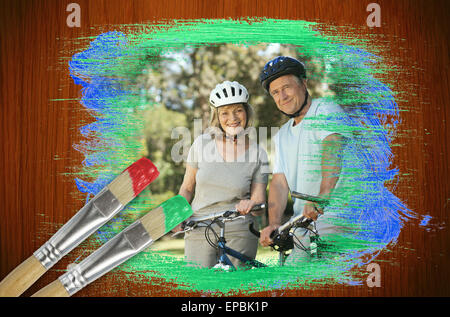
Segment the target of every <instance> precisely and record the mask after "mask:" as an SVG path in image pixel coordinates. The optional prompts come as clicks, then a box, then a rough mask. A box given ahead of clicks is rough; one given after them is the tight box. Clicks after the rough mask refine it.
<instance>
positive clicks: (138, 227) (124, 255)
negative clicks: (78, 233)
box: [33, 195, 192, 297]
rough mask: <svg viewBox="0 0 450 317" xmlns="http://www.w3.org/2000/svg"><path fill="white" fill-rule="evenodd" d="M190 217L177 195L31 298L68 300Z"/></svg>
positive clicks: (185, 201) (188, 206) (189, 209)
mask: <svg viewBox="0 0 450 317" xmlns="http://www.w3.org/2000/svg"><path fill="white" fill-rule="evenodd" d="M191 215H192V209H191V206H190V205H189V203H188V202H187V200H186V199H185V198H184V197H182V196H180V195H177V196H175V197H172V198H170V199H168V200H166V201H165V202H163V203H162V204H161V205H159V206H158V207H156V208H154V209H152V210H151V211H149V212H148V213H147V214H146V215H145V216H143V217H141V218H140V219H139V220H137V221H135V222H134V223H132V224H131V225H129V226H128V227H127V228H125V229H124V230H123V231H121V232H120V233H118V234H117V235H116V236H114V237H113V238H112V239H111V240H109V241H108V242H106V243H105V244H104V245H103V246H101V247H100V248H99V249H97V250H96V251H95V252H93V253H92V254H91V255H89V256H88V257H87V258H86V259H84V260H83V261H82V262H80V263H79V264H77V265H76V266H74V267H73V268H71V269H70V270H69V271H67V272H66V273H65V274H63V275H61V276H60V277H59V278H58V279H57V280H55V281H54V282H52V283H51V284H49V285H47V286H45V287H44V288H42V289H41V290H39V291H38V292H37V293H35V294H34V295H33V297H69V296H72V295H73V294H75V293H76V292H78V291H79V290H81V289H82V288H83V287H85V286H86V285H88V284H90V283H92V282H94V281H95V280H96V279H98V278H99V277H101V276H103V275H105V274H106V273H108V272H109V271H111V270H112V269H114V268H115V267H117V266H118V265H120V264H122V263H123V262H125V261H126V260H128V259H130V258H131V257H133V256H135V255H136V254H138V253H140V252H141V251H143V250H145V249H146V248H148V247H149V246H150V245H151V244H152V243H153V242H155V241H156V240H158V239H159V238H161V237H162V236H163V235H165V234H166V233H168V232H169V231H171V230H172V229H173V228H175V227H176V226H177V225H179V224H180V223H182V222H183V221H184V220H186V219H187V218H189V217H190V216H191Z"/></svg>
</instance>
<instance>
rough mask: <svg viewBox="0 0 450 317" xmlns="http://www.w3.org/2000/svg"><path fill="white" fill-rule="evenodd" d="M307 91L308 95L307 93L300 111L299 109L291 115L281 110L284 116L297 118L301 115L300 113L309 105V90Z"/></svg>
mask: <svg viewBox="0 0 450 317" xmlns="http://www.w3.org/2000/svg"><path fill="white" fill-rule="evenodd" d="M305 91H306V93H305V101H304V102H303V104H302V106H301V107H300V109H298V110H297V111H296V112H294V113H291V114H289V113H286V112H284V111H281V110H280V112H281V113H282V114H284V115H286V116H288V117H289V118H295V117H298V116H299V115H300V112H302V110H303V108H305V106H306V104H307V103H308V97H309V93H308V89H305Z"/></svg>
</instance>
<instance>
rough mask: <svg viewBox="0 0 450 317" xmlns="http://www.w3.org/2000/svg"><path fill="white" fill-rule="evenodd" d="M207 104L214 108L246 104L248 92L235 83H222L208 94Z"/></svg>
mask: <svg viewBox="0 0 450 317" xmlns="http://www.w3.org/2000/svg"><path fill="white" fill-rule="evenodd" d="M209 102H210V103H211V104H212V105H213V107H215V108H218V107H222V106H226V105H231V104H235V103H244V104H246V103H247V102H248V92H247V89H246V88H245V87H244V86H242V85H241V84H239V83H238V82H237V81H233V82H230V81H224V82H223V83H221V84H218V85H217V86H216V88H214V89H213V90H212V91H211V93H210V94H209Z"/></svg>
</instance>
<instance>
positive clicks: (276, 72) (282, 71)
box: [259, 56, 306, 91]
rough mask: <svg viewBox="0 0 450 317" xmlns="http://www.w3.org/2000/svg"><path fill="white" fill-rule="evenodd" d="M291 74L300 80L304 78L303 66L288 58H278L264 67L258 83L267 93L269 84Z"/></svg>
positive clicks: (304, 70)
mask: <svg viewBox="0 0 450 317" xmlns="http://www.w3.org/2000/svg"><path fill="white" fill-rule="evenodd" d="M288 74H292V75H295V76H297V77H298V78H300V79H303V78H306V69H305V65H304V64H303V63H302V62H300V61H298V60H296V59H295V58H292V57H288V56H278V57H276V58H274V59H272V60H270V61H269V62H267V64H266V65H265V66H264V69H263V70H262V71H261V74H260V75H259V81H260V82H261V85H262V86H263V87H264V89H265V90H266V91H269V84H270V83H271V82H272V81H273V80H275V79H277V78H278V77H281V76H283V75H288Z"/></svg>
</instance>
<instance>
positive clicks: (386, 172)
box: [70, 18, 413, 295]
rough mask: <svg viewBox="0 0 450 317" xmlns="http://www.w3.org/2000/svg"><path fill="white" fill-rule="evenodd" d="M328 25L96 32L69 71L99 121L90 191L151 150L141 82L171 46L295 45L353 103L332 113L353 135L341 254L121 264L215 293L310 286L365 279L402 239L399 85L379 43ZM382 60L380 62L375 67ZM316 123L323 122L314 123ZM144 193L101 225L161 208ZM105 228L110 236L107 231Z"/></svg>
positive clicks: (174, 25)
mask: <svg viewBox="0 0 450 317" xmlns="http://www.w3.org/2000/svg"><path fill="white" fill-rule="evenodd" d="M320 28H321V25H320V24H318V23H312V22H305V21H290V20H275V19H256V18H255V19H247V20H237V21H236V20H193V21H172V22H171V23H168V24H159V25H158V24H156V25H127V26H121V30H122V32H110V33H106V34H102V35H100V36H98V37H97V38H93V42H92V43H91V45H90V47H89V48H88V49H87V50H86V51H84V52H82V53H79V54H76V55H75V56H74V58H73V59H72V61H71V62H70V70H71V75H72V77H73V78H74V80H75V83H77V84H81V85H83V90H82V92H83V98H82V101H81V103H82V104H83V105H84V106H85V107H86V108H88V109H90V110H91V111H92V114H93V116H94V117H95V119H96V120H97V121H95V122H94V123H91V124H88V125H86V126H85V127H83V128H82V130H81V133H82V134H83V135H84V136H85V137H86V138H87V139H88V140H87V141H86V142H82V143H80V144H77V145H75V147H76V148H77V149H78V150H80V151H81V152H83V153H84V154H85V156H86V160H85V162H84V164H83V165H84V167H83V171H82V172H81V173H80V174H79V176H80V177H79V178H77V179H76V181H77V185H78V188H79V189H80V190H81V191H82V192H84V193H87V194H88V195H91V194H95V193H96V192H98V191H99V190H100V189H101V188H103V187H104V185H106V184H107V183H108V182H109V181H110V180H111V179H112V178H113V177H114V176H115V175H117V174H118V173H120V171H121V169H123V167H124V166H127V164H128V165H129V164H131V163H132V162H134V161H135V160H136V159H137V158H139V156H140V153H143V152H145V149H144V144H143V142H141V140H140V138H141V136H142V134H143V132H142V131H143V128H144V127H143V118H142V116H140V113H141V111H139V110H145V109H142V107H143V106H142V104H141V102H140V100H139V93H138V92H137V91H135V88H134V86H133V82H134V79H135V78H136V77H137V76H138V75H140V74H141V73H142V70H143V69H144V68H145V67H146V66H148V63H149V59H150V60H151V59H152V58H154V59H155V61H156V60H157V59H158V58H164V57H163V55H164V54H167V53H170V52H177V51H183V50H185V49H186V48H188V47H195V46H205V45H206V46H210V45H218V44H221V43H231V44H235V45H243V46H250V45H257V44H269V43H281V44H293V45H295V46H296V47H297V48H298V52H299V54H300V55H301V56H305V57H314V58H318V59H322V60H324V61H325V64H326V73H327V74H326V75H327V76H326V78H327V80H328V81H329V82H328V83H329V84H333V85H335V87H338V88H340V90H339V93H337V94H336V95H334V96H332V97H327V98H329V99H330V100H331V101H333V102H336V103H338V104H341V105H346V106H348V109H349V113H351V115H350V116H346V117H341V118H327V122H328V124H327V126H326V128H328V129H330V127H331V128H332V129H333V130H334V131H337V132H341V133H342V134H346V135H350V137H349V141H348V143H347V144H346V147H347V151H346V154H345V155H344V157H343V171H342V175H343V178H346V179H347V182H346V184H345V186H343V187H342V188H343V189H342V190H341V191H340V192H338V193H335V197H334V199H333V203H332V204H331V206H330V207H329V210H330V211H335V212H338V213H339V214H340V218H339V219H338V220H336V221H337V222H339V224H340V225H343V226H345V227H347V228H348V232H347V233H346V234H344V235H341V236H337V237H327V239H329V242H330V244H331V245H332V246H333V247H332V250H331V251H330V252H331V253H332V254H333V256H332V257H330V258H321V259H313V260H310V261H306V262H302V263H296V264H293V265H289V266H286V267H279V266H277V256H276V255H274V256H273V257H272V258H269V259H264V261H265V262H266V264H268V265H269V267H267V268H259V269H250V270H237V271H234V272H221V271H213V270H210V269H202V268H195V267H188V266H186V264H185V263H184V261H183V260H182V259H181V258H177V257H174V256H172V255H170V254H168V253H167V252H155V251H150V250H148V251H146V252H143V253H141V254H140V255H138V256H136V257H134V258H133V259H131V260H129V261H128V262H126V263H125V264H123V265H121V266H120V268H119V269H117V270H115V272H117V273H118V274H124V275H125V276H127V278H130V279H134V280H136V281H141V280H142V282H144V281H147V282H148V281H150V280H152V278H164V279H166V280H167V281H169V282H172V283H174V284H176V285H177V287H179V288H180V289H187V290H193V291H194V290H195V291H202V292H204V293H206V294H210V295H223V294H227V295H232V294H242V293H245V294H247V293H250V292H258V291H264V290H273V289H280V288H294V289H295V288H311V287H315V286H321V285H325V284H330V283H332V284H333V283H347V284H355V283H356V284H358V283H361V281H362V280H361V279H359V277H358V272H359V271H358V270H356V271H355V270H354V269H355V267H356V268H361V267H362V265H363V264H366V263H367V261H368V260H367V256H368V257H369V261H370V259H373V257H374V256H376V254H378V253H379V252H380V250H383V249H384V248H386V247H387V246H388V245H390V244H392V243H395V242H396V238H397V237H398V234H399V232H400V230H401V227H402V225H403V222H404V221H406V220H407V219H409V218H411V217H413V214H412V212H410V211H409V210H408V209H407V208H406V207H404V206H403V204H402V203H401V202H400V201H399V200H398V199H397V198H396V197H395V196H394V195H392V194H391V193H390V192H389V191H387V190H386V188H385V187H384V183H385V182H387V181H390V180H392V178H393V177H394V176H395V175H396V172H397V171H396V170H391V169H390V167H389V165H390V162H391V159H392V153H391V152H390V146H389V145H390V141H391V138H392V136H393V133H394V131H395V125H396V123H397V121H398V109H397V107H396V103H395V100H394V97H393V93H392V92H391V91H390V89H389V88H388V87H387V86H385V85H384V84H382V83H381V82H380V81H378V80H376V79H375V77H376V76H379V77H382V76H383V75H384V74H386V73H389V71H390V69H389V68H387V67H383V65H382V64H379V61H380V58H379V57H377V56H376V55H375V54H376V53H377V51H376V49H377V48H373V47H372V48H370V49H369V47H368V41H364V40H361V39H358V43H355V42H354V41H353V40H351V39H350V38H339V37H332V36H326V35H323V34H322V33H321V32H320ZM369 51H371V52H373V53H368V52H369ZM377 63H378V64H377ZM375 64H376V68H375V67H372V66H373V65H375ZM150 106H151V105H150ZM150 106H149V107H150ZM311 125H312V128H317V129H320V128H323V127H322V126H320V125H319V124H315V123H314V122H313V123H311ZM311 159H312V160H315V159H318V158H311ZM83 178H84V179H95V181H94V182H89V181H86V180H83ZM141 196H142V197H141ZM141 196H140V197H138V198H137V199H135V200H134V201H133V202H132V203H131V204H130V206H129V207H128V208H127V209H126V210H125V211H124V212H123V213H122V215H121V216H120V217H119V218H116V221H115V222H114V221H113V222H112V224H108V225H106V226H104V227H103V228H102V229H101V230H100V231H99V236H100V237H101V239H107V238H108V237H109V236H112V235H114V234H115V232H118V231H119V230H121V228H123V227H124V226H126V225H127V224H129V223H131V222H133V221H134V219H136V218H138V217H140V216H141V215H142V213H143V212H145V210H149V209H150V208H152V200H151V198H149V197H148V196H145V195H141ZM183 203H184V202H183ZM180 210H184V211H186V210H187V209H183V208H182V209H180ZM166 218H167V219H169V220H170V221H169V222H168V223H166V224H165V225H166V228H167V229H168V228H173V226H174V225H175V223H172V221H171V220H172V218H171V217H170V216H169V217H166ZM174 219H175V218H174ZM175 222H176V221H175ZM114 224H116V225H114ZM118 224H120V225H118ZM102 233H103V234H105V235H104V236H101V234H102ZM325 242H326V241H325ZM373 254H375V255H373ZM364 258H365V260H364ZM119 272H120V273H119ZM358 281H359V282H358Z"/></svg>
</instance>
